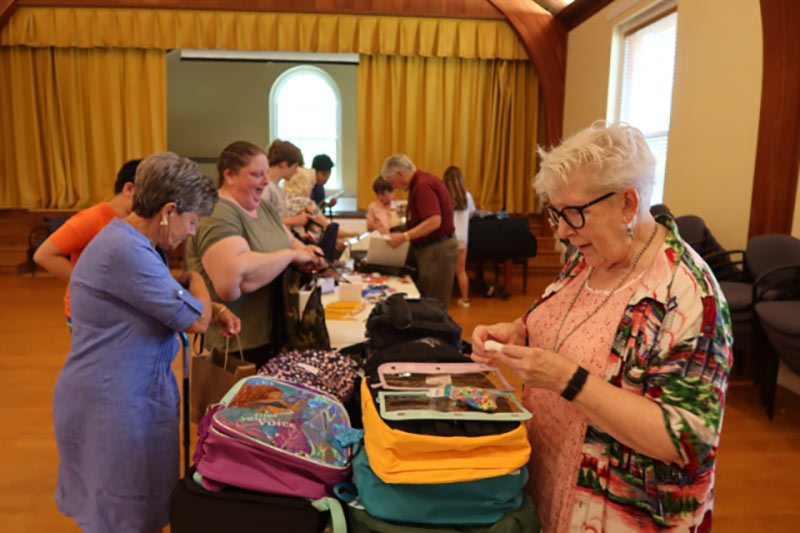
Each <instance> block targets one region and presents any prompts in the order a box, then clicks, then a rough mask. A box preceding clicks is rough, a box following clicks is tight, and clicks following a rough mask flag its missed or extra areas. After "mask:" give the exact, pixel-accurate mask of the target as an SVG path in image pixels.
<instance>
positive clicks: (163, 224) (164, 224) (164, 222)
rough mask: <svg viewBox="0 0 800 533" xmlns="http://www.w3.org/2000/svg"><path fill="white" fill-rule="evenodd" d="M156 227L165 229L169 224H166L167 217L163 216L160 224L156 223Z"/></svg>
mask: <svg viewBox="0 0 800 533" xmlns="http://www.w3.org/2000/svg"><path fill="white" fill-rule="evenodd" d="M158 225H159V226H161V227H162V228H166V227H167V226H168V225H169V222H167V217H166V216H164V217H163V218H162V219H161V222H159V223H158Z"/></svg>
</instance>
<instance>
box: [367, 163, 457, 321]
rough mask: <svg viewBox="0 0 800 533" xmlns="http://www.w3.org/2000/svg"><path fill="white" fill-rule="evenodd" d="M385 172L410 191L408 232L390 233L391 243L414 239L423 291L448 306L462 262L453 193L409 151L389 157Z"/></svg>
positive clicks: (390, 178) (393, 180) (422, 293)
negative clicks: (417, 162)
mask: <svg viewBox="0 0 800 533" xmlns="http://www.w3.org/2000/svg"><path fill="white" fill-rule="evenodd" d="M381 174H382V175H383V177H384V178H386V179H387V180H389V182H390V183H391V184H392V185H393V186H394V187H395V188H397V189H402V190H404V191H406V190H407V191H409V193H408V213H407V216H408V221H407V222H406V231H403V232H400V231H396V232H392V233H390V234H389V245H390V246H392V247H394V248H396V247H397V246H400V245H401V244H402V243H404V242H405V241H411V246H412V247H413V248H414V255H415V256H416V258H417V269H418V274H419V275H418V278H417V288H418V289H419V293H420V294H421V295H422V296H429V297H432V298H437V299H438V300H439V301H441V302H442V303H443V304H444V306H445V308H447V306H448V305H450V294H451V293H452V291H453V279H454V278H455V275H456V264H457V263H458V241H456V238H455V226H454V224H453V201H452V200H451V198H450V193H449V192H448V191H447V187H446V186H445V185H444V183H442V180H440V179H439V178H437V177H436V176H434V175H433V174H428V173H427V172H423V171H421V170H418V169H417V167H415V166H414V163H412V162H411V159H409V158H408V156H407V155H405V154H395V155H393V156H389V157H388V158H387V159H386V161H385V162H384V163H383V170H382V172H381Z"/></svg>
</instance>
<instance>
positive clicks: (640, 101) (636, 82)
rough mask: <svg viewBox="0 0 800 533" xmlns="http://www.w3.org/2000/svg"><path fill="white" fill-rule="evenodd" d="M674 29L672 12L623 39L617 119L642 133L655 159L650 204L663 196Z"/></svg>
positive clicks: (673, 62)
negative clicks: (654, 174)
mask: <svg viewBox="0 0 800 533" xmlns="http://www.w3.org/2000/svg"><path fill="white" fill-rule="evenodd" d="M677 29H678V13H677V12H676V11H672V12H668V13H667V14H665V15H664V16H662V17H660V18H658V19H656V20H653V21H650V22H649V23H647V24H646V25H639V26H636V27H635V28H633V29H632V30H631V31H629V32H627V33H626V34H625V36H624V39H625V42H624V56H623V69H622V84H621V85H622V91H621V98H620V106H619V110H620V116H619V120H620V121H622V122H627V123H628V124H630V125H632V126H635V127H637V128H639V129H640V130H642V133H644V135H645V138H646V139H647V143H648V145H649V146H650V150H651V151H652V152H653V155H654V156H655V158H656V169H655V173H656V176H655V181H656V183H655V185H654V187H653V195H652V197H651V203H652V204H657V203H661V202H662V200H663V196H664V177H665V171H666V163H667V147H668V139H669V120H670V113H671V111H672V85H673V79H674V74H675V43H676V40H677Z"/></svg>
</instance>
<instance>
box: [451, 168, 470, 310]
mask: <svg viewBox="0 0 800 533" xmlns="http://www.w3.org/2000/svg"><path fill="white" fill-rule="evenodd" d="M444 184H445V185H446V186H447V190H448V191H449V192H450V197H451V198H452V199H453V222H454V223H455V226H456V240H457V241H458V263H457V264H456V279H457V280H458V290H459V291H460V292H461V298H459V299H458V305H459V306H460V307H463V308H465V309H468V308H469V276H468V275H467V239H468V238H469V219H470V218H471V217H472V213H474V212H475V202H474V201H473V200H472V195H471V194H470V193H469V191H468V190H467V189H466V188H464V174H463V173H462V172H461V169H460V168H458V167H454V166H450V167H447V170H445V171H444Z"/></svg>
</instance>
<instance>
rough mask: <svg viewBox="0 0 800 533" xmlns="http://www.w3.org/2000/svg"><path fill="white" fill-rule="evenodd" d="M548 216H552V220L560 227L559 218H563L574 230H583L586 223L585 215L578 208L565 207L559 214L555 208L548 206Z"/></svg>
mask: <svg viewBox="0 0 800 533" xmlns="http://www.w3.org/2000/svg"><path fill="white" fill-rule="evenodd" d="M547 214H548V215H549V216H550V220H551V221H552V222H553V224H554V225H555V226H558V218H559V216H561V217H562V218H563V219H564V220H565V221H566V222H567V224H569V225H570V226H572V227H573V228H574V229H581V228H582V227H583V224H584V223H585V221H584V218H583V213H582V212H581V210H580V209H579V208H577V207H565V208H564V209H562V210H561V212H560V213H559V212H558V211H556V208H555V207H553V206H547Z"/></svg>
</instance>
